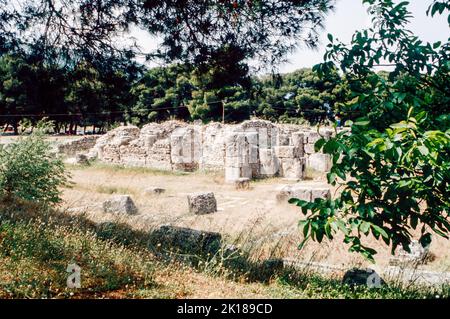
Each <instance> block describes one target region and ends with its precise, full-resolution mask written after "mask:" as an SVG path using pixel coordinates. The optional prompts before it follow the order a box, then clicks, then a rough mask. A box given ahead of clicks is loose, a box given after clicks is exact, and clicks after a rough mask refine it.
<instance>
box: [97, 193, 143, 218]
mask: <svg viewBox="0 0 450 319" xmlns="http://www.w3.org/2000/svg"><path fill="white" fill-rule="evenodd" d="M103 212H105V213H110V214H128V215H133V214H137V212H138V209H137V207H136V205H135V204H134V202H133V200H132V199H131V197H130V196H129V195H115V196H113V197H111V198H110V199H108V200H106V201H105V202H103Z"/></svg>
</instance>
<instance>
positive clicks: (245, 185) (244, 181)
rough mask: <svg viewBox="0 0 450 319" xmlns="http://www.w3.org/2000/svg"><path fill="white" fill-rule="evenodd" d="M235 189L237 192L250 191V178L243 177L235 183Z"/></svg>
mask: <svg viewBox="0 0 450 319" xmlns="http://www.w3.org/2000/svg"><path fill="white" fill-rule="evenodd" d="M234 187H235V188H236V189H237V190H240V189H250V178H246V177H241V178H238V179H237V180H235V181H234Z"/></svg>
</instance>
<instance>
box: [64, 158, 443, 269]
mask: <svg viewBox="0 0 450 319" xmlns="http://www.w3.org/2000/svg"><path fill="white" fill-rule="evenodd" d="M70 172H71V174H72V182H73V185H72V187H71V188H65V189H64V192H63V199H64V203H63V208H64V209H66V210H68V211H70V212H73V213H84V214H86V215H87V216H89V217H90V218H92V219H93V220H96V221H99V222H101V221H111V220H115V221H117V220H118V219H119V220H120V221H122V222H126V223H128V224H130V225H132V226H133V227H134V228H136V229H144V230H150V229H153V228H155V227H158V226H160V225H162V224H171V225H177V226H185V227H190V228H194V229H199V230H208V231H217V232H220V233H221V234H222V235H223V236H224V238H225V239H226V240H227V241H228V242H230V243H234V244H236V245H237V246H243V247H245V248H246V249H250V250H251V251H252V252H253V253H254V254H255V257H256V258H261V257H264V258H268V257H287V258H294V259H295V260H302V261H320V262H325V263H330V264H333V265H338V266H345V267H349V266H364V265H368V263H367V261H365V260H364V259H363V258H361V257H360V256H359V255H357V254H354V253H349V252H348V251H347V250H348V247H347V246H346V245H345V244H343V243H342V240H340V239H338V238H337V239H336V240H335V241H333V242H331V243H330V242H327V241H325V242H323V243H322V244H320V245H319V244H318V243H315V242H308V243H307V244H306V246H305V247H304V248H303V249H302V250H301V251H299V250H298V249H297V246H298V244H299V243H300V242H301V240H302V235H301V234H300V232H299V230H298V227H297V223H298V221H299V220H300V219H301V218H302V216H303V215H302V214H301V212H300V210H299V209H298V208H297V207H295V206H293V205H289V204H287V203H286V204H284V203H282V204H279V203H277V201H276V198H275V196H276V192H277V189H278V188H279V187H280V186H282V185H286V184H290V183H293V182H292V181H286V180H284V179H281V178H273V179H266V180H260V181H253V182H252V183H251V187H250V189H249V190H236V189H235V188H234V186H233V185H229V184H226V183H224V178H223V173H222V172H210V173H204V172H196V173H171V172H160V171H152V170H148V169H139V168H129V169H121V168H117V167H109V166H105V165H93V166H91V167H74V166H71V167H70ZM302 183H304V184H305V185H315V186H326V183H325V182H324V181H323V180H320V178H318V179H316V180H307V181H304V182H302ZM151 186H154V187H161V188H164V189H166V191H165V192H164V193H163V194H159V195H156V194H152V195H148V194H145V189H146V188H148V187H151ZM201 191H212V192H214V194H215V196H216V199H217V202H218V212H217V213H214V214H209V215H194V214H191V213H189V211H188V204H187V195H188V194H189V193H192V192H201ZM114 194H129V195H131V196H132V198H133V200H134V201H135V203H136V205H137V207H138V209H139V213H138V214H137V215H134V216H126V217H118V216H116V215H112V214H105V213H103V212H102V208H101V206H102V202H103V201H104V200H106V199H108V198H109V197H111V196H113V195H114ZM366 243H369V244H371V245H372V247H374V248H375V249H376V250H377V251H378V255H377V256H376V261H377V265H379V266H385V265H387V264H388V261H389V256H390V252H389V249H387V248H386V247H384V246H383V244H382V243H380V242H376V241H375V240H374V239H372V238H369V239H367V241H366ZM430 251H431V255H432V256H433V257H434V260H431V261H430V262H428V264H427V265H424V266H421V267H422V268H425V269H429V270H439V271H449V270H450V241H448V240H446V239H442V238H437V237H435V238H434V241H433V243H432V246H431V250H430Z"/></svg>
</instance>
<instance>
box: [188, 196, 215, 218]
mask: <svg viewBox="0 0 450 319" xmlns="http://www.w3.org/2000/svg"><path fill="white" fill-rule="evenodd" d="M187 198H188V206H189V212H191V213H194V214H196V215H205V214H211V213H215V212H216V211H217V200H216V198H215V196H214V193H212V192H207V193H194V194H189V195H188V197H187Z"/></svg>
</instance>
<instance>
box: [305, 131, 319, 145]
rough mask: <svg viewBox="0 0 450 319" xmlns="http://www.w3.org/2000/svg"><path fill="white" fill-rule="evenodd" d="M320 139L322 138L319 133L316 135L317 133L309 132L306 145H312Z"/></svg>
mask: <svg viewBox="0 0 450 319" xmlns="http://www.w3.org/2000/svg"><path fill="white" fill-rule="evenodd" d="M321 138H322V136H320V135H319V133H317V132H309V135H308V144H312V145H314V144H315V143H316V142H317V141H318V140H320V139H321Z"/></svg>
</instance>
